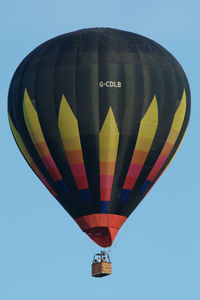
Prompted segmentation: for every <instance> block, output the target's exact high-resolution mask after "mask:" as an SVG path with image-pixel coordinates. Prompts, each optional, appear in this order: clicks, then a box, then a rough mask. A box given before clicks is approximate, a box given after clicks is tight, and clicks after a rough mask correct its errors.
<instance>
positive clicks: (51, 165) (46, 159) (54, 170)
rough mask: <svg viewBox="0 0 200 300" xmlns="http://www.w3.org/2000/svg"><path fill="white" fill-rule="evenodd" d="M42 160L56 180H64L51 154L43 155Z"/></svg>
mask: <svg viewBox="0 0 200 300" xmlns="http://www.w3.org/2000/svg"><path fill="white" fill-rule="evenodd" d="M41 160H42V162H43V164H44V165H45V167H46V168H47V170H48V172H49V174H50V175H51V177H52V178H53V180H54V181H58V180H62V177H61V175H60V172H59V171H58V169H57V167H56V164H55V162H54V161H53V159H52V157H51V155H45V156H43V157H41Z"/></svg>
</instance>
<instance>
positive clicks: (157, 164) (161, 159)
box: [154, 155, 167, 170]
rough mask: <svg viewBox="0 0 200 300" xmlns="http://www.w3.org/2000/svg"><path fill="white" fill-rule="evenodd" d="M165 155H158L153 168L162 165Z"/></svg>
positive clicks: (158, 167) (159, 167)
mask: <svg viewBox="0 0 200 300" xmlns="http://www.w3.org/2000/svg"><path fill="white" fill-rule="evenodd" d="M166 159H167V157H165V156H163V155H160V156H159V157H158V159H157V161H156V163H155V165H154V168H156V169H159V170H160V169H161V168H162V166H163V165H164V163H165V161H166Z"/></svg>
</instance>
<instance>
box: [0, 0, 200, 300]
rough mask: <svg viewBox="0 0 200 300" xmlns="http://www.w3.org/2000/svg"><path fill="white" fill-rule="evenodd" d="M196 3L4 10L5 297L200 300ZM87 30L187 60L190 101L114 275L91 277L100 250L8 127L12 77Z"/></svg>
mask: <svg viewBox="0 0 200 300" xmlns="http://www.w3.org/2000/svg"><path fill="white" fill-rule="evenodd" d="M199 11H200V2H199V0H190V1H188V0H182V1H179V0H168V1H161V0H151V1H148V0H146V1H145V0H137V1H136V0H123V1H118V0H115V1H114V0H101V1H95V0H83V1H82V0H79V1H78V0H57V1H55V0H54V1H52V0H35V1H33V0H28V1H25V0H18V1H16V0H6V1H2V3H1V8H0V41H1V42H0V52H1V55H0V131H1V147H0V152H1V155H0V168H1V172H0V173H1V175H0V176H1V180H0V182H1V197H0V299H2V300H13V299H14V300H27V299H28V300H35V299H37V300H45V299H47V300H57V299H58V300H65V299H75V300H76V299H77V300H78V299H83V300H85V299H87V300H91V299H96V300H100V299H108V298H110V299H115V300H119V299H137V300H147V299H148V300H168V299H170V300H179V299H181V300H188V299H190V300H199V299H200V234H199V232H200V217H199V215H200V199H199V198H200V197H199V190H198V189H197V187H198V184H199V179H200V175H199V170H200V160H199V148H200V141H199V136H200V125H199V122H200V118H199V115H200V114H199V112H200V104H199V102H198V101H199V91H198V89H199V87H200V83H199V82H200V81H199V70H200V58H199V57H200V17H199ZM87 27H113V28H118V29H122V30H128V31H132V32H136V33H139V34H142V35H144V36H147V37H149V38H151V39H153V40H155V41H157V42H158V43H160V44H161V45H163V46H164V47H165V48H167V49H168V50H169V51H170V52H171V53H172V54H173V55H174V56H175V57H176V58H177V59H178V61H179V62H180V63H181V65H182V66H183V68H184V70H185V72H186V75H187V77H188V80H189V83H190V87H191V94H192V112H191V120H190V124H189V128H188V132H187V134H186V136H185V139H184V141H183V143H182V145H181V147H180V150H179V152H178V154H177V155H176V157H175V159H174V160H173V162H172V163H171V164H170V166H169V168H168V169H167V171H166V172H165V173H164V175H162V177H161V178H160V179H159V181H158V182H157V183H156V185H155V186H154V188H153V189H152V190H151V192H150V193H149V194H148V196H147V197H146V198H145V199H144V200H143V202H142V203H141V204H140V205H139V207H138V208H137V209H136V210H135V211H134V213H133V214H132V215H131V217H130V218H129V220H128V221H127V222H126V224H125V225H124V227H122V229H121V231H120V232H119V234H118V236H117V238H116V241H115V243H114V246H113V247H112V249H111V253H110V255H111V259H112V262H113V274H112V276H109V277H105V278H101V279H96V278H92V277H91V275H90V273H91V262H92V258H93V254H94V253H96V252H98V251H99V247H98V246H97V245H95V244H94V243H93V242H92V241H90V240H89V238H88V237H87V236H86V235H85V234H84V233H82V232H81V230H80V229H79V228H78V227H77V225H76V224H75V223H74V222H73V220H72V219H71V218H70V217H69V215H67V213H66V212H65V211H64V209H63V208H62V207H61V206H60V205H59V204H58V203H57V201H56V200H55V199H54V198H53V197H52V196H51V195H50V194H49V192H48V191H47V190H46V189H45V188H44V187H43V185H42V183H41V182H40V181H39V180H38V179H37V178H36V176H35V175H34V174H32V171H31V170H30V169H29V167H28V166H27V164H26V162H25V161H24V159H23V158H22V156H21V154H20V153H19V151H18V149H17V147H16V145H15V142H14V140H13V138H12V136H11V132H10V129H9V126H8V121H7V94H8V87H9V83H10V80H11V77H12V75H13V73H14V71H15V69H16V68H17V66H18V65H19V63H20V62H21V61H22V59H23V58H24V57H25V56H26V55H27V54H28V53H29V52H30V51H31V50H33V49H34V48H35V47H36V46H38V45H39V44H41V43H42V42H44V41H46V40H48V39H50V38H52V37H55V36H57V35H60V34H62V33H65V32H70V31H74V30H76V29H80V28H87Z"/></svg>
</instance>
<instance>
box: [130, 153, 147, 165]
mask: <svg viewBox="0 0 200 300" xmlns="http://www.w3.org/2000/svg"><path fill="white" fill-rule="evenodd" d="M147 155H148V152H146V151H141V150H135V151H134V154H133V157H132V160H131V163H134V164H137V165H143V164H144V161H145V160H146V157H147Z"/></svg>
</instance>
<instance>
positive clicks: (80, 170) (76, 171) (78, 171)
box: [70, 163, 86, 178]
mask: <svg viewBox="0 0 200 300" xmlns="http://www.w3.org/2000/svg"><path fill="white" fill-rule="evenodd" d="M70 168H71V171H72V173H73V175H74V177H75V178H76V177H82V176H85V177H86V173H85V167H84V164H83V163H81V164H74V165H70Z"/></svg>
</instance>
